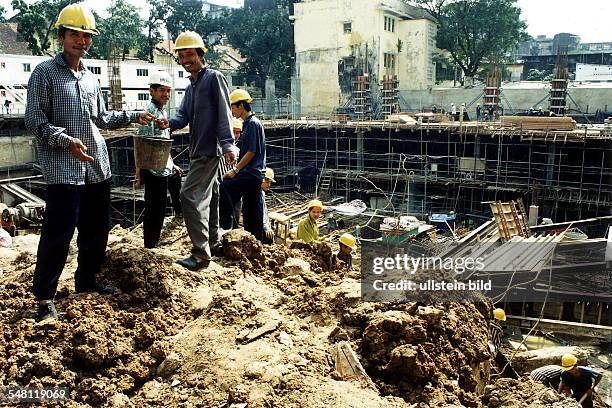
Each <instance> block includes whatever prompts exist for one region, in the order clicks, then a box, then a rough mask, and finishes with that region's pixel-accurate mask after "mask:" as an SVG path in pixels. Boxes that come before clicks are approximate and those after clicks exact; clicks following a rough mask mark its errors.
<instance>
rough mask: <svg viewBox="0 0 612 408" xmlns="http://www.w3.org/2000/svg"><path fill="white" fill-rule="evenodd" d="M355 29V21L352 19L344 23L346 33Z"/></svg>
mask: <svg viewBox="0 0 612 408" xmlns="http://www.w3.org/2000/svg"><path fill="white" fill-rule="evenodd" d="M352 31H353V23H351V22H350V21H348V22H346V23H344V34H349V33H351V32H352Z"/></svg>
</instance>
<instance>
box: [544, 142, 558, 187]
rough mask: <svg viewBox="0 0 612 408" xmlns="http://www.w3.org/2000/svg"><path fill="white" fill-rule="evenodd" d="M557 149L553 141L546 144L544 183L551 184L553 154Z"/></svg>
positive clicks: (553, 162) (553, 163)
mask: <svg viewBox="0 0 612 408" xmlns="http://www.w3.org/2000/svg"><path fill="white" fill-rule="evenodd" d="M556 153H557V149H556V146H555V144H554V143H551V144H549V145H548V156H547V157H546V185H547V186H551V185H552V183H553V178H554V175H555V154H556Z"/></svg>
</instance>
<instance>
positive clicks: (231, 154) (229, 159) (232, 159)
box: [223, 152, 236, 166]
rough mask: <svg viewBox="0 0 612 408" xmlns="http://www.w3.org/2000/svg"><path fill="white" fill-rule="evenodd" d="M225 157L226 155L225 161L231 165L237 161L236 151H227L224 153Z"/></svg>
mask: <svg viewBox="0 0 612 408" xmlns="http://www.w3.org/2000/svg"><path fill="white" fill-rule="evenodd" d="M223 157H225V163H227V164H229V165H230V166H231V165H232V164H234V163H235V162H236V153H234V152H227V153H225V154H224V155H223Z"/></svg>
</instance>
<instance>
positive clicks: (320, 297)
mask: <svg viewBox="0 0 612 408" xmlns="http://www.w3.org/2000/svg"><path fill="white" fill-rule="evenodd" d="M141 235H142V231H141V230H140V229H138V228H136V229H135V230H133V231H128V230H124V229H121V228H117V227H116V228H115V229H113V231H112V236H111V239H110V241H109V248H108V251H107V261H106V263H105V265H104V267H103V270H102V272H101V274H100V280H101V281H102V282H104V283H106V284H112V285H114V286H116V287H118V288H119V289H120V290H121V292H122V293H121V294H120V295H118V296H101V295H97V294H79V295H77V294H74V293H73V279H72V276H71V274H72V271H73V270H74V266H75V259H74V255H75V250H74V249H73V250H72V251H71V255H70V259H69V262H68V264H67V267H66V273H65V276H63V277H62V279H61V280H60V290H59V292H58V300H57V302H56V305H57V309H58V312H59V321H57V322H54V323H46V324H44V323H43V324H36V323H34V320H33V317H34V308H35V305H34V302H33V299H32V297H31V294H30V292H29V291H30V285H31V278H32V274H33V268H34V261H35V258H34V254H35V246H32V245H30V247H28V248H25V247H19V245H18V244H19V239H17V250H15V251H13V253H11V254H8V255H7V256H3V257H2V258H1V259H0V269H1V270H2V271H3V272H1V273H0V387H3V386H17V385H18V386H30V387H41V386H54V387H55V386H57V387H60V386H61V387H69V388H70V390H71V394H70V400H69V401H67V402H64V403H61V404H57V405H58V406H68V407H76V406H79V407H88V406H91V407H98V406H108V407H145V406H147V407H148V406H152V407H155V406H159V407H162V406H163V407H177V406H181V407H223V406H225V407H230V406H231V404H234V403H235V404H236V405H234V407H236V408H237V407H239V406H241V405H239V404H241V403H247V404H248V407H251V408H252V407H272V406H274V407H410V408H417V407H418V408H427V407H429V408H442V407H448V408H451V407H462V406H463V407H506V408H509V407H517V408H518V407H530V408H536V407H537V408H540V407H550V408H552V407H556V408H561V407H564V408H566V407H567V408H570V407H572V405H570V402H568V401H569V400H566V401H562V400H559V399H554V398H552V396H547V397H542V395H543V394H544V393H545V392H546V390H545V389H543V387H542V386H540V385H539V384H534V383H532V382H530V381H528V380H522V381H520V382H512V381H511V380H506V379H501V380H498V381H497V382H495V383H494V385H487V384H488V383H489V382H490V378H491V368H490V363H489V362H490V354H489V351H488V347H487V337H488V333H487V329H486V321H485V318H484V317H483V316H485V315H488V314H489V313H490V307H491V306H490V304H488V303H486V302H482V303H434V304H430V305H422V304H417V303H401V304H391V303H364V302H361V301H360V284H359V274H358V273H357V272H355V271H350V270H347V269H344V268H343V267H341V266H342V264H339V263H338V262H337V261H336V259H335V255H334V253H335V251H337V248H336V249H335V250H332V248H331V247H330V246H329V245H328V244H326V243H320V244H315V245H305V244H294V245H293V246H292V247H290V248H289V247H286V246H281V245H271V246H262V245H261V244H260V243H258V242H257V241H255V240H254V239H253V237H252V236H250V235H249V234H246V233H244V232H242V231H233V232H230V233H229V234H227V235H225V237H224V251H225V258H223V259H218V260H217V261H218V262H213V263H212V264H211V267H209V268H208V269H206V270H205V271H203V272H200V273H194V272H190V271H188V270H186V269H183V268H182V267H180V266H178V265H176V264H174V263H173V262H174V260H176V259H177V258H179V257H182V256H185V255H187V254H188V253H189V250H190V245H189V240H188V238H187V235H186V233H185V229H184V227H183V226H182V224H181V223H180V221H179V220H168V222H167V225H166V229H165V230H164V232H163V235H162V243H163V245H162V247H161V248H159V249H155V250H146V249H143V248H142V239H141ZM28 239H30V240H31V238H28ZM2 285H4V288H2ZM343 340H348V341H349V342H350V344H351V345H352V348H353V350H355V352H356V353H357V355H358V356H359V358H360V361H361V363H362V364H363V367H364V368H365V370H366V372H367V373H368V374H369V376H370V377H371V379H372V380H373V385H368V384H364V383H362V382H359V381H356V380H349V379H342V378H340V377H339V374H338V372H337V371H335V363H334V361H333V357H332V355H333V353H332V351H333V349H334V345H335V344H336V343H337V342H339V341H343ZM548 394H549V393H547V394H546V395H548ZM504 401H510V403H506V402H504ZM515 401H516V402H515ZM536 401H540V402H536ZM6 404H7V406H11V403H6ZM415 404H416V405H415ZM511 404H514V405H511ZM560 404H561V405H560ZM563 404H565V405H563ZM0 405H2V403H1V402H0Z"/></svg>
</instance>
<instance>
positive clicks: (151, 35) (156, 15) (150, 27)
mask: <svg viewBox="0 0 612 408" xmlns="http://www.w3.org/2000/svg"><path fill="white" fill-rule="evenodd" d="M147 3H148V5H149V18H148V19H147V21H145V29H146V32H147V34H146V37H143V38H142V41H141V42H142V43H141V44H140V46H139V47H138V48H139V49H138V58H140V59H143V60H148V61H150V62H153V51H154V50H155V46H156V45H157V44H158V43H159V42H160V41H161V40H162V36H161V34H160V32H159V26H160V24H161V22H162V21H164V19H165V17H166V14H167V11H168V8H167V5H166V3H164V2H163V1H156V0H147Z"/></svg>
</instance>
